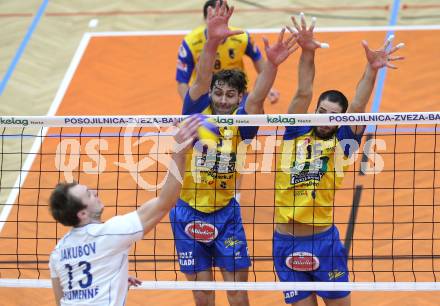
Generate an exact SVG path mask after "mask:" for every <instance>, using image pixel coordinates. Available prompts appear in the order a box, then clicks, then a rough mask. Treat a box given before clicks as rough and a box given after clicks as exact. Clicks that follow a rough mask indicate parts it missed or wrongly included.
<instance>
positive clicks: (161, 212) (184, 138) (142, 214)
mask: <svg viewBox="0 0 440 306" xmlns="http://www.w3.org/2000/svg"><path fill="white" fill-rule="evenodd" d="M199 126H200V119H199V118H198V117H196V116H192V117H189V118H188V119H186V121H185V124H184V125H183V126H182V127H181V128H180V129H179V131H178V132H177V134H176V136H175V137H174V138H175V141H176V145H175V149H174V153H173V155H172V161H171V164H170V165H169V169H170V171H169V173H168V178H167V180H166V182H165V184H164V186H163V188H162V191H161V193H160V195H159V197H158V198H154V199H152V200H150V201H148V202H147V203H145V204H143V205H142V206H141V207H139V208H138V210H137V213H138V215H139V219H140V220H141V223H142V225H143V227H144V232H145V233H147V232H149V231H150V230H151V229H153V228H154V227H155V226H156V225H157V223H159V221H160V220H162V218H163V217H164V216H165V215H166V214H167V213H168V212H169V211H170V209H171V208H172V207H173V206H174V205H175V204H176V202H177V200H178V198H179V194H180V189H181V185H182V177H183V174H184V171H185V154H186V153H187V151H188V150H189V148H191V147H192V143H193V140H194V139H195V137H196V135H197V128H198V127H199ZM173 168H174V169H177V170H178V173H177V175H176V173H173V171H172V169H173ZM176 176H177V177H176Z"/></svg>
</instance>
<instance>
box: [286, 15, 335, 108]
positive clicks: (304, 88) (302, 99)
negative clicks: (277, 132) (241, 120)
mask: <svg viewBox="0 0 440 306" xmlns="http://www.w3.org/2000/svg"><path fill="white" fill-rule="evenodd" d="M291 19H292V23H293V26H294V29H292V28H290V27H287V29H288V30H289V31H290V32H291V33H297V35H298V45H299V46H300V47H301V56H300V59H299V64H298V87H297V89H296V93H295V95H294V97H293V99H292V101H291V102H290V105H289V108H288V110H287V112H288V113H289V114H305V113H307V110H308V108H309V106H310V103H311V102H312V97H313V80H314V78H315V51H316V49H318V48H328V44H326V43H320V42H319V41H317V40H315V39H314V37H313V30H314V28H315V24H316V18H315V17H312V23H311V24H310V27H309V28H307V24H306V18H305V16H304V13H301V14H300V20H301V25H299V24H298V22H297V21H296V19H295V17H294V16H292V17H291Z"/></svg>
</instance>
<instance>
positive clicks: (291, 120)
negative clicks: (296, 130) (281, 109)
mask: <svg viewBox="0 0 440 306" xmlns="http://www.w3.org/2000/svg"><path fill="white" fill-rule="evenodd" d="M266 121H267V123H288V124H290V125H294V124H295V123H296V119H295V118H287V117H282V116H266Z"/></svg>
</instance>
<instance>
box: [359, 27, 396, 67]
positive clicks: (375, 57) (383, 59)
mask: <svg viewBox="0 0 440 306" xmlns="http://www.w3.org/2000/svg"><path fill="white" fill-rule="evenodd" d="M393 39H394V35H390V36H389V37H388V38H387V40H386V41H385V44H384V45H383V46H382V48H381V49H379V50H376V51H373V50H371V49H370V48H369V47H368V43H367V41H366V40H363V41H362V46H363V47H364V49H365V55H366V56H367V60H368V63H369V64H370V67H371V68H372V69H375V70H378V69H380V68H383V67H388V68H391V69H397V67H396V66H395V65H393V64H391V63H390V62H392V61H400V60H403V59H404V57H403V56H391V54H393V53H394V52H396V51H397V50H399V49H401V48H403V47H404V46H405V44H404V43H400V44H397V45H396V46H394V47H392V48H388V47H389V46H390V45H391V42H392V40H393Z"/></svg>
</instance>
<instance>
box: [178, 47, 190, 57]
mask: <svg viewBox="0 0 440 306" xmlns="http://www.w3.org/2000/svg"><path fill="white" fill-rule="evenodd" d="M179 56H180V57H187V56H188V53H187V52H186V49H185V47H184V46H183V45H180V47H179Z"/></svg>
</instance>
